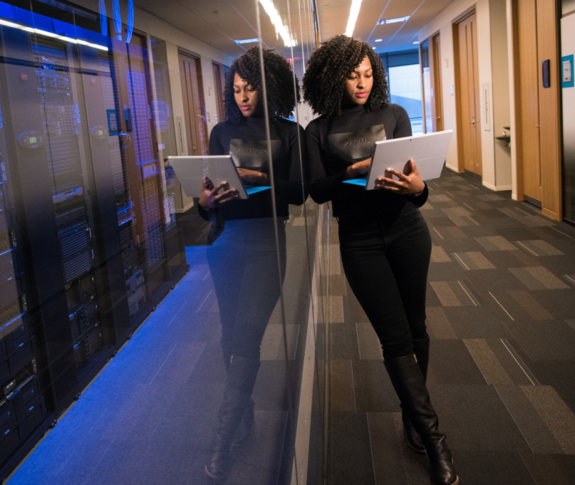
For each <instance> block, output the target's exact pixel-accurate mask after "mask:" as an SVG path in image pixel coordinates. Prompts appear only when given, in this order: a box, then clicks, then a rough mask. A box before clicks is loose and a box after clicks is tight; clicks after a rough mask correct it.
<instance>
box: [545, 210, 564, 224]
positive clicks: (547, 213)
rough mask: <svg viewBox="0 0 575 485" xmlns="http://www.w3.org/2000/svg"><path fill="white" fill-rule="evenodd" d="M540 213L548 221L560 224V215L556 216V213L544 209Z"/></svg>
mask: <svg viewBox="0 0 575 485" xmlns="http://www.w3.org/2000/svg"><path fill="white" fill-rule="evenodd" d="M541 213H542V214H543V215H544V216H545V217H548V218H549V219H552V220H554V221H558V222H561V215H560V214H558V213H557V212H553V211H551V210H549V209H545V207H544V208H543V209H542V210H541Z"/></svg>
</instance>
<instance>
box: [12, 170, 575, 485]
mask: <svg viewBox="0 0 575 485" xmlns="http://www.w3.org/2000/svg"><path fill="white" fill-rule="evenodd" d="M430 189H431V192H430V198H429V201H428V203H427V204H426V205H425V206H424V207H423V214H424V215H425V217H426V219H427V221H428V224H429V226H430V230H431V234H432V238H433V243H434V248H433V255H432V263H431V270H430V277H429V287H428V294H427V299H428V324H429V325H428V326H429V333H430V335H431V337H432V357H431V365H430V372H429V388H430V392H431V395H432V399H433V402H434V404H435V406H436V409H437V411H438V414H439V417H440V423H441V426H442V428H443V430H444V431H445V432H446V433H447V435H448V438H449V442H450V446H451V447H452V450H453V453H454V457H455V462H456V465H457V469H458V472H459V474H460V477H461V483H462V484H465V485H475V484H477V485H485V484H490V485H544V484H545V485H547V484H550V483H552V484H553V485H569V484H573V483H575V478H574V477H575V414H574V411H575V389H574V383H575V229H574V228H573V227H570V226H568V225H565V224H559V223H556V222H552V221H550V220H548V219H546V218H544V217H542V216H540V215H538V214H537V211H536V210H535V209H532V208H530V207H529V206H527V205H526V204H523V203H519V202H515V201H511V200H510V197H509V193H503V194H497V193H494V192H491V191H489V190H487V189H486V188H484V187H482V186H481V185H480V183H479V182H478V181H477V180H476V179H474V178H471V177H470V176H467V175H461V174H455V173H453V172H449V171H447V172H446V173H445V174H444V176H443V177H442V178H441V179H440V180H438V181H434V182H431V183H430ZM308 215H310V214H308ZM295 220H297V218H296V219H295ZM290 224H291V225H292V226H300V227H294V228H293V230H292V233H291V234H292V237H293V238H294V239H293V241H292V246H290V247H291V248H292V249H291V250H290V253H289V254H288V274H289V261H290V258H294V257H297V249H296V247H297V244H301V242H302V241H301V240H299V239H297V238H298V237H299V236H298V234H300V232H297V231H300V230H301V231H303V227H301V225H299V224H294V218H292V219H291V221H290ZM331 224H332V226H331V228H330V229H331V230H330V234H331V235H332V237H333V235H334V234H337V231H336V223H335V221H332V223H331ZM301 234H303V233H301ZM296 239H297V240H296ZM298 241H299V242H298ZM331 243H332V245H331V251H332V253H331V254H332V256H333V255H335V259H334V260H332V264H330V265H329V267H330V277H329V280H330V281H329V288H330V296H331V298H330V302H331V304H330V314H331V316H332V318H331V322H332V323H330V324H329V329H328V332H329V338H330V350H329V352H330V356H331V361H330V368H331V374H330V375H331V380H330V387H331V394H330V397H331V402H330V419H329V423H330V443H329V445H330V446H329V450H330V454H329V458H328V459H329V472H330V476H329V481H328V483H329V484H330V485H354V484H357V485H371V484H377V485H419V484H426V485H427V484H429V479H428V475H427V472H426V470H427V464H426V458H425V457H424V456H419V455H416V454H414V453H413V452H411V451H410V450H409V449H408V447H407V444H406V442H405V440H404V438H403V434H402V433H403V431H402V429H401V417H400V414H399V412H398V411H399V407H398V401H397V398H396V397H395V395H394V394H393V390H392V388H391V384H390V382H389V380H388V378H387V376H386V374H385V373H384V367H383V365H382V362H381V353H380V349H379V348H378V345H377V344H376V343H375V340H374V338H375V335H374V332H373V330H372V329H371V326H370V324H369V323H368V322H367V320H366V318H365V315H364V314H363V312H362V311H361V309H360V308H359V307H358V304H357V301H356V300H355V298H354V297H353V296H352V295H351V291H350V288H349V287H348V285H347V283H346V282H345V278H344V277H343V275H342V272H341V267H340V265H339V255H338V253H337V251H336V249H337V247H336V246H337V244H334V241H331ZM300 254H301V253H300ZM187 256H188V262H189V263H190V265H191V271H190V273H189V274H188V275H187V276H186V277H185V278H184V280H182V282H181V283H180V284H179V285H178V286H177V287H176V288H175V289H174V291H172V293H170V294H169V295H168V296H167V298H166V299H165V300H164V301H163V303H162V304H161V305H160V306H159V307H158V309H157V310H156V311H155V312H154V313H153V314H152V315H151V316H150V317H149V318H148V320H147V321H146V322H145V323H144V324H143V325H142V327H141V328H140V330H139V331H138V332H137V333H136V334H135V335H134V337H133V338H132V340H130V341H129V342H128V343H127V344H126V345H125V347H124V348H123V349H122V350H121V351H120V352H119V354H118V356H117V357H115V358H114V359H113V360H112V361H111V362H110V364H109V365H108V366H107V367H106V368H105V369H104V370H103V371H102V373H101V374H100V375H99V376H98V377H97V378H96V380H95V381H94V382H93V383H92V385H91V386H90V387H89V388H88V389H87V390H86V391H85V392H84V393H83V395H82V397H81V399H80V400H79V401H78V402H77V403H76V404H75V405H74V406H73V407H72V408H71V409H70V410H69V411H68V413H67V414H65V415H64V416H63V417H62V418H61V420H60V422H59V424H58V425H57V426H56V428H55V429H54V430H52V431H51V432H50V433H49V434H48V435H47V437H46V438H45V439H44V440H43V441H42V442H41V443H40V444H39V445H38V447H37V448H36V449H35V450H34V451H33V452H32V454H31V455H30V456H29V457H28V459H27V460H26V461H25V462H24V463H23V464H22V466H21V467H20V468H19V469H18V470H17V471H16V473H15V474H14V475H13V477H12V478H11V479H10V480H9V482H8V484H9V485H36V484H38V485H40V484H41V485H66V484H69V485H80V484H106V485H113V484H122V485H131V484H138V485H168V484H169V485H177V484H190V485H191V484H194V485H197V484H200V483H205V482H206V481H207V480H206V478H205V475H204V472H203V466H204V464H205V462H206V460H207V457H208V456H209V452H208V451H207V450H208V449H209V440H210V438H211V431H212V429H213V427H214V425H215V420H216V413H217V406H216V405H214V404H213V403H214V402H218V400H219V399H220V397H219V396H220V394H221V392H222V389H223V384H222V383H223V375H224V372H225V370H224V367H223V364H222V363H221V358H220V355H219V350H218V348H217V347H218V345H219V338H220V331H219V326H218V325H217V317H218V316H217V303H216V300H215V298H214V297H213V292H212V287H211V283H209V281H208V280H209V273H208V268H207V265H206V262H205V248H204V247H200V246H196V247H189V248H188V249H187ZM292 261H293V259H292ZM291 277H294V278H300V277H302V275H293V274H292V275H291ZM206 282H207V283H206ZM199 314H201V316H202V318H201V321H199V320H197V319H196V320H195V322H196V324H194V325H191V324H190V323H191V321H192V320H191V318H192V317H190V315H194V317H195V316H196V315H199ZM304 315H305V313H304ZM302 317H303V316H302ZM280 325H281V324H280V323H279V321H276V320H274V319H273V318H272V322H271V323H270V325H269V327H268V330H267V331H266V336H265V338H264V343H263V349H262V353H263V363H262V371H261V372H260V375H259V377H258V383H257V384H256V392H255V396H254V399H255V401H256V434H255V436H254V437H253V439H252V440H251V441H250V443H249V444H248V445H247V446H246V447H245V448H244V449H242V450H240V451H239V452H238V456H239V459H238V461H237V463H238V464H239V465H240V466H238V467H237V468H235V469H234V473H233V474H232V476H230V479H229V480H228V481H227V482H226V483H228V484H234V485H240V484H242V485H243V484H245V485H271V484H276V483H283V482H282V476H281V473H280V471H279V470H280V468H281V467H280V461H281V456H282V450H280V449H277V446H276V444H277V442H278V440H276V439H275V438H276V437H277V436H278V435H280V434H282V433H285V429H286V426H287V424H286V422H287V420H286V416H287V411H286V409H285V404H284V396H283V390H282V384H281V382H282V380H281V378H278V376H280V377H281V376H282V375H283V366H284V362H283V361H282V360H281V359H280V358H279V357H278V356H279V355H280V354H281V352H280V351H279V349H280V341H281V339H280V335H281V331H280V330H281V328H280ZM290 327H295V326H290ZM289 333H290V334H291V337H290V341H289V342H288V343H289V348H290V353H291V352H292V351H293V352H294V353H295V352H299V351H301V347H300V346H299V342H298V339H297V333H298V332H297V329H296V328H291V329H290V332H289ZM292 483H293V482H292ZM308 483H309V484H310V485H311V484H313V485H315V483H316V482H315V481H313V480H312V479H310V480H308ZM318 485H319V483H318Z"/></svg>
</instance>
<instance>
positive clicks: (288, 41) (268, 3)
mask: <svg viewBox="0 0 575 485" xmlns="http://www.w3.org/2000/svg"><path fill="white" fill-rule="evenodd" d="M260 3H261V4H262V7H263V8H264V10H265V11H266V13H267V14H268V17H269V18H270V20H271V22H272V24H273V25H274V27H275V29H276V33H277V34H279V35H280V36H281V38H282V39H283V41H284V45H285V46H286V47H295V46H296V45H297V43H296V42H295V41H294V40H293V38H292V36H291V35H290V33H289V29H288V28H287V25H285V24H284V23H283V22H282V18H281V17H280V14H279V13H278V11H277V10H276V8H275V7H274V4H273V2H272V0H260Z"/></svg>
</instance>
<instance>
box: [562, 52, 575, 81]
mask: <svg viewBox="0 0 575 485" xmlns="http://www.w3.org/2000/svg"><path fill="white" fill-rule="evenodd" d="M561 78H562V79H563V87H564V88H572V87H574V83H573V54H571V55H570V56H563V57H562V58H561Z"/></svg>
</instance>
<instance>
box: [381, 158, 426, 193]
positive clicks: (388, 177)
mask: <svg viewBox="0 0 575 485" xmlns="http://www.w3.org/2000/svg"><path fill="white" fill-rule="evenodd" d="M392 175H395V176H396V177H397V178H399V180H394V179H393V178H392ZM375 188H376V189H386V190H389V191H390V192H395V193H396V194H403V195H419V194H421V193H422V192H423V191H424V189H425V182H423V180H421V175H420V174H419V170H418V169H417V166H416V165H415V163H414V161H413V160H409V161H408V162H407V163H406V164H405V167H404V169H403V173H401V172H398V171H397V170H395V169H393V168H388V169H387V170H386V171H385V177H378V178H377V179H376V181H375Z"/></svg>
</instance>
